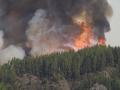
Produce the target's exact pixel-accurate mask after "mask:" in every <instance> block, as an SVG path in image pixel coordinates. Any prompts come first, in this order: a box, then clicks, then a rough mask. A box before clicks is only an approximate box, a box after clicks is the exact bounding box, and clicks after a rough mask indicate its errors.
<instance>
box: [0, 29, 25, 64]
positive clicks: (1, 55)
mask: <svg viewBox="0 0 120 90" xmlns="http://www.w3.org/2000/svg"><path fill="white" fill-rule="evenodd" d="M3 37H4V33H3V31H2V30H1V31H0V64H5V63H7V62H8V61H9V60H12V59H13V58H18V59H23V58H24V57H25V51H24V50H23V49H22V48H21V47H19V46H15V45H9V46H8V47H6V48H5V47H4V38H3Z"/></svg>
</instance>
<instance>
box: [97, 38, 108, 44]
mask: <svg viewBox="0 0 120 90" xmlns="http://www.w3.org/2000/svg"><path fill="white" fill-rule="evenodd" d="M105 41H106V40H105V38H104V37H99V39H98V45H103V46H105V45H106V43H105Z"/></svg>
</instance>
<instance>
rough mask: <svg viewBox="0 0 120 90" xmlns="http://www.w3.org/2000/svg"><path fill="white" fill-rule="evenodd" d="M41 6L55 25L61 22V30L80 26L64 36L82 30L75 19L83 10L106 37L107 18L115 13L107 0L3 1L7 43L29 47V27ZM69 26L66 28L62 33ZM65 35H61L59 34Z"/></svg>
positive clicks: (0, 20)
mask: <svg viewBox="0 0 120 90" xmlns="http://www.w3.org/2000/svg"><path fill="white" fill-rule="evenodd" d="M38 9H43V10H45V12H46V15H47V16H46V18H48V19H49V21H53V22H51V23H52V25H57V26H58V27H61V29H62V27H65V28H67V27H69V26H70V27H72V28H74V29H75V28H76V30H73V31H72V30H70V31H68V32H67V34H66V33H64V35H65V34H66V35H69V34H68V33H69V32H70V33H76V32H77V33H78V34H79V33H80V32H79V31H78V30H77V29H78V27H77V25H75V24H74V22H73V19H74V17H79V16H80V15H81V13H83V11H85V12H86V14H87V16H89V17H90V20H89V19H88V20H89V21H88V23H90V24H91V26H92V27H94V29H93V31H94V34H95V38H98V37H100V36H104V32H107V31H109V30H110V25H109V22H108V20H107V18H108V17H109V16H111V15H112V9H111V7H110V5H109V3H108V2H107V0H0V29H1V30H3V31H4V33H5V36H4V38H5V45H6V46H7V45H9V44H15V45H21V46H22V47H26V46H25V45H26V44H25V43H26V41H27V36H26V30H29V28H30V25H31V24H28V23H29V21H31V19H32V18H33V17H34V15H35V14H34V13H35V12H36V10H38ZM38 16H39V15H38ZM54 23H56V24H54ZM48 26H49V25H48ZM65 28H63V29H62V34H63V31H64V30H65ZM55 30H56V31H58V30H60V29H57V28H56V29H55ZM57 34H58V32H57ZM54 35H55V34H54ZM70 35H71V34H70ZM75 35H76V34H75ZM61 36H62V35H60V34H59V37H61ZM71 37H73V35H71ZM61 39H62V38H61ZM65 40H66V39H65ZM63 41H64V40H63ZM60 42H61V40H60Z"/></svg>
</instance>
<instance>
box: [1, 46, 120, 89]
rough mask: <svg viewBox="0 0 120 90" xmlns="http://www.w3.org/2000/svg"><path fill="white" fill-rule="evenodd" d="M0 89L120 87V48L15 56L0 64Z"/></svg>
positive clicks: (101, 47)
mask: <svg viewBox="0 0 120 90" xmlns="http://www.w3.org/2000/svg"><path fill="white" fill-rule="evenodd" d="M0 90H120V47H114V48H113V47H103V46H99V47H97V46H96V47H93V48H87V49H84V50H80V51H78V52H73V51H71V52H65V53H55V54H51V55H44V56H41V57H35V58H33V57H26V58H25V59H24V60H22V61H21V60H18V59H13V60H12V61H11V62H9V63H7V64H5V65H2V66H0Z"/></svg>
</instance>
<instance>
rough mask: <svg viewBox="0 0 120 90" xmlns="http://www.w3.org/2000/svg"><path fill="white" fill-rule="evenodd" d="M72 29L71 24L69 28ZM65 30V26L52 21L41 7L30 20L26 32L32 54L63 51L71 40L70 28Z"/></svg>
mask: <svg viewBox="0 0 120 90" xmlns="http://www.w3.org/2000/svg"><path fill="white" fill-rule="evenodd" d="M68 28H69V29H70V26H69V27H67V29H68ZM67 29H66V31H65V28H64V27H63V26H58V25H57V23H54V21H51V20H50V19H49V18H48V16H47V12H46V11H45V10H42V9H39V10H37V11H36V13H35V15H34V17H33V18H32V19H31V20H30V22H29V28H28V30H27V32H26V34H27V37H28V43H27V46H28V47H30V48H31V52H30V53H31V55H33V56H40V55H43V54H50V53H53V52H62V51H64V49H65V48H64V47H66V46H65V45H66V43H68V42H69V41H71V40H70V39H71V38H70V37H69V38H68V36H67V35H70V32H69V31H70V30H69V31H67Z"/></svg>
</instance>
